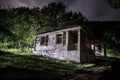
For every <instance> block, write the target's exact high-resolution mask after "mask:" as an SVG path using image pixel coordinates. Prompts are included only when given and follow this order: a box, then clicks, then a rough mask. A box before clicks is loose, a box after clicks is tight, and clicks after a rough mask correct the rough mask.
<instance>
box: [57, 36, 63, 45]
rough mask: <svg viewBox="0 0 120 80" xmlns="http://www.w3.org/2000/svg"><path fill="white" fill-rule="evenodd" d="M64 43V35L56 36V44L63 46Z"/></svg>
mask: <svg viewBox="0 0 120 80" xmlns="http://www.w3.org/2000/svg"><path fill="white" fill-rule="evenodd" d="M61 43H62V34H57V35H56V44H61Z"/></svg>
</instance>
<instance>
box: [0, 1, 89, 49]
mask: <svg viewBox="0 0 120 80" xmlns="http://www.w3.org/2000/svg"><path fill="white" fill-rule="evenodd" d="M85 20H87V19H86V18H85V17H84V16H83V15H82V14H81V13H80V12H79V13H76V12H75V13H73V12H66V11H65V6H64V5H63V3H60V2H58V3H55V2H52V3H50V4H48V5H47V6H44V7H43V8H41V9H40V8H38V7H34V8H31V9H30V8H25V7H19V8H7V9H2V8H0V39H1V40H0V42H1V43H2V44H4V45H1V47H6V48H20V49H21V50H23V49H24V48H31V47H32V46H33V41H34V37H33V36H34V35H35V34H38V33H41V32H45V31H49V30H53V29H57V28H61V27H65V26H69V25H78V24H80V22H83V21H85ZM6 43H7V44H6Z"/></svg>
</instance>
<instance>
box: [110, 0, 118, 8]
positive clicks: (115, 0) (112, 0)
mask: <svg viewBox="0 0 120 80" xmlns="http://www.w3.org/2000/svg"><path fill="white" fill-rule="evenodd" d="M108 3H109V4H110V6H111V7H113V8H115V9H118V8H120V0H108Z"/></svg>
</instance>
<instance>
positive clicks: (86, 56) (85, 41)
mask: <svg viewBox="0 0 120 80" xmlns="http://www.w3.org/2000/svg"><path fill="white" fill-rule="evenodd" d="M80 32H81V34H80V52H81V53H80V61H81V62H90V61H93V60H94V59H95V51H94V48H93V47H92V45H94V40H93V39H92V38H91V37H90V36H89V35H88V34H87V33H86V32H84V31H82V30H81V31H80Z"/></svg>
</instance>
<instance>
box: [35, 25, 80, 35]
mask: <svg viewBox="0 0 120 80" xmlns="http://www.w3.org/2000/svg"><path fill="white" fill-rule="evenodd" d="M75 27H80V26H78V25H72V26H67V27H61V28H58V29H53V30H50V31H45V32H42V33H38V34H36V35H39V34H45V33H50V32H54V31H60V30H64V29H69V28H75Z"/></svg>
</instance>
